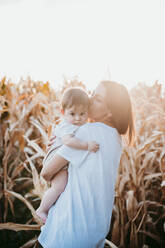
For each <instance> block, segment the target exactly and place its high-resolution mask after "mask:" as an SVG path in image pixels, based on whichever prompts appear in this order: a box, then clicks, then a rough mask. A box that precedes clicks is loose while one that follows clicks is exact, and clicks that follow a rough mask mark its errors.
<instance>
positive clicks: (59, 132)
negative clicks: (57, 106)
mask: <svg viewBox="0 0 165 248" xmlns="http://www.w3.org/2000/svg"><path fill="white" fill-rule="evenodd" d="M78 128H79V126H76V125H73V124H71V123H69V122H67V121H65V120H64V119H63V120H62V121H61V122H60V123H59V124H58V125H57V126H56V127H54V126H53V132H52V133H53V135H55V136H56V139H55V141H54V143H53V145H52V146H51V148H50V150H49V151H48V152H47V154H46V156H45V157H44V159H43V166H44V165H45V164H46V163H47V162H48V161H50V160H51V159H52V158H53V156H54V154H55V153H56V152H57V148H59V147H60V146H62V145H63V143H62V137H64V136H65V135H68V134H75V132H76V130H77V129H78Z"/></svg>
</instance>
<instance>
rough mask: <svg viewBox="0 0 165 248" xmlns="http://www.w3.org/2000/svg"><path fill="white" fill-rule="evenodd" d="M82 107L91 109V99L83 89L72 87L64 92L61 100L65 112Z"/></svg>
mask: <svg viewBox="0 0 165 248" xmlns="http://www.w3.org/2000/svg"><path fill="white" fill-rule="evenodd" d="M80 105H82V106H83V107H85V108H88V107H89V97H88V94H87V93H86V92H85V91H84V90H83V89H80V88H76V87H72V88H69V89H67V90H65V91H64V94H63V96H62V99H61V107H62V109H63V110H65V109H66V108H71V107H72V106H75V107H77V106H80Z"/></svg>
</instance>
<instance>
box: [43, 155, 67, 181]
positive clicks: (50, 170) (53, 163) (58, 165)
mask: <svg viewBox="0 0 165 248" xmlns="http://www.w3.org/2000/svg"><path fill="white" fill-rule="evenodd" d="M67 164H68V161H67V160H66V159H64V158H63V157H61V156H60V155H58V154H55V155H54V157H53V158H52V159H51V160H50V161H49V162H48V163H47V164H46V166H44V167H43V168H42V170H41V176H42V177H43V178H44V179H45V180H46V181H51V179H52V178H53V177H54V175H55V174H56V173H57V172H59V171H60V170H61V169H62V168H63V167H64V166H66V165H67Z"/></svg>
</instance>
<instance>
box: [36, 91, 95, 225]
mask: <svg viewBox="0 0 165 248" xmlns="http://www.w3.org/2000/svg"><path fill="white" fill-rule="evenodd" d="M88 108H89V97H88V95H87V93H86V92H85V91H84V90H82V89H79V88H69V89H68V90H66V91H65V92H64V94H63V97H62V101H61V114H62V121H61V122H60V124H59V125H57V127H56V128H55V135H56V139H55V142H54V144H53V145H52V146H51V148H50V150H49V151H48V153H47V154H46V156H45V158H44V160H43V166H46V165H47V163H48V162H49V161H50V160H51V159H52V157H53V155H54V154H55V153H56V151H57V149H58V148H59V147H60V146H61V145H67V146H69V147H72V148H74V149H80V150H88V151H90V152H97V150H98V149H99V144H97V143H96V142H95V141H89V142H84V141H82V140H80V139H78V138H76V137H75V132H76V131H77V129H78V128H79V127H80V126H81V125H83V124H85V123H86V122H87V119H88ZM67 180H68V171H67V167H65V168H63V169H62V170H60V171H59V172H58V173H57V174H56V175H55V176H54V177H53V178H52V180H51V187H50V188H49V189H48V190H47V191H46V192H45V194H44V196H43V199H42V201H41V204H40V206H39V208H38V209H37V211H36V213H37V215H38V216H39V217H40V219H41V220H42V221H43V222H45V221H46V218H47V215H48V211H49V209H50V207H51V206H52V205H53V204H54V203H55V202H56V200H57V199H58V197H59V196H60V194H61V193H62V192H63V191H64V189H65V187H66V184H67Z"/></svg>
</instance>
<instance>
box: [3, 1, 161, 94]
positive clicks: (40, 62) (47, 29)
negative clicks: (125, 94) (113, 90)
mask: <svg viewBox="0 0 165 248" xmlns="http://www.w3.org/2000/svg"><path fill="white" fill-rule="evenodd" d="M164 13H165V1H164V0H0V78H2V77H3V76H4V75H6V76H7V78H8V79H9V78H11V79H12V81H14V82H18V81H19V79H20V77H21V76H23V77H24V78H26V77H27V76H28V75H29V76H31V78H32V79H34V80H42V81H47V80H48V81H49V82H50V83H51V85H52V86H53V87H55V86H58V85H59V83H61V82H62V81H63V76H65V77H66V78H68V79H71V78H72V77H73V76H75V75H77V76H79V79H80V80H82V81H83V82H85V83H86V84H87V87H88V88H89V89H93V88H94V87H95V86H96V84H97V83H98V82H99V81H100V80H102V79H108V78H110V79H112V80H115V81H118V82H120V83H123V84H125V85H126V86H127V87H128V88H131V87H132V86H134V85H135V84H137V83H138V82H146V83H147V84H152V83H153V82H154V81H155V80H158V81H159V82H160V83H162V84H165V67H164V66H165V36H164V35H163V34H164V30H165V14H164Z"/></svg>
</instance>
